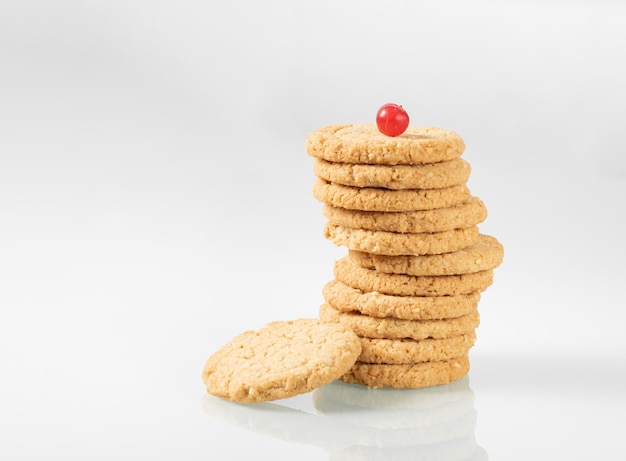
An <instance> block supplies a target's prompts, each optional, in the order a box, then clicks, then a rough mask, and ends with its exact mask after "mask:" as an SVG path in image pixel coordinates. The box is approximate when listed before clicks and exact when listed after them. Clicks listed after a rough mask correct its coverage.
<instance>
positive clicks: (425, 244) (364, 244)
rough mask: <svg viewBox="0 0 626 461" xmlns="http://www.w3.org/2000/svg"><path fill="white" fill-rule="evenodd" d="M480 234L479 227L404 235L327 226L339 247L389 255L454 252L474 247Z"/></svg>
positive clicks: (327, 236) (330, 236) (331, 237)
mask: <svg viewBox="0 0 626 461" xmlns="http://www.w3.org/2000/svg"><path fill="white" fill-rule="evenodd" d="M478 235H479V234H478V227H476V226H472V227H468V228H466V229H453V230H449V231H443V232H421V233H417V234H402V233H399V232H385V231H371V230H367V229H353V228H351V227H344V226H339V225H337V224H333V223H331V222H327V223H326V224H325V225H324V237H325V238H326V239H328V240H330V241H331V242H333V243H334V244H335V245H337V246H345V247H347V248H349V249H350V250H357V251H363V252H365V253H373V254H380V255H389V256H397V255H424V254H441V253H451V252H453V251H458V250H460V249H462V248H465V247H468V246H470V245H473V244H474V243H476V241H477V240H478Z"/></svg>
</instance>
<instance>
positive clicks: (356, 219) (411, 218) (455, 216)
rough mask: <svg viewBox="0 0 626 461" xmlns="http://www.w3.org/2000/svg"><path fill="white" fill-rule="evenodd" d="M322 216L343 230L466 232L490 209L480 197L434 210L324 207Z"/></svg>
mask: <svg viewBox="0 0 626 461" xmlns="http://www.w3.org/2000/svg"><path fill="white" fill-rule="evenodd" d="M322 213H323V214H324V216H325V217H326V218H328V221H329V222H331V223H333V224H337V225H340V226H344V227H350V228H353V229H366V230H374V231H385V232H400V233H412V234H417V233H422V232H443V231H449V230H454V229H466V228H468V227H473V226H476V225H478V224H480V223H481V222H483V221H484V220H485V219H486V218H487V208H486V207H485V204H484V203H483V202H482V200H480V199H479V198H478V197H471V198H470V199H469V200H468V201H467V202H464V203H462V204H460V205H456V206H451V207H445V208H436V209H434V210H419V211H404V212H388V211H361V210H348V209H346V208H340V207H334V206H331V205H324V207H323V208H322Z"/></svg>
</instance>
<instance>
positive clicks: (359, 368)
mask: <svg viewBox="0 0 626 461" xmlns="http://www.w3.org/2000/svg"><path fill="white" fill-rule="evenodd" d="M469 368H470V363H469V358H468V356H467V355H464V356H461V357H457V358H454V359H451V360H445V361H440V362H424V363H416V364H404V365H388V364H381V363H364V362H356V363H355V364H354V365H353V366H352V368H351V369H350V370H349V371H348V372H347V373H346V374H344V375H343V376H342V377H341V378H340V379H341V380H342V381H344V382H346V383H350V384H361V385H364V386H368V387H391V388H398V389H401V388H407V389H418V388H422V387H430V386H438V385H440V384H448V383H451V382H453V381H456V380H457V379H460V378H462V377H463V376H465V375H466V374H467V373H468V372H469Z"/></svg>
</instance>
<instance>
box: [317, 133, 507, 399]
mask: <svg viewBox="0 0 626 461" xmlns="http://www.w3.org/2000/svg"><path fill="white" fill-rule="evenodd" d="M306 148H307V152H308V154H309V155H311V156H312V157H313V158H314V163H313V169H314V173H315V175H316V179H315V184H314V187H313V195H314V197H315V198H316V199H318V200H319V201H321V202H322V203H323V204H324V208H323V213H324V215H325V217H326V218H327V219H328V221H327V223H326V225H325V229H324V233H325V236H326V238H327V239H329V240H330V241H331V242H333V243H334V244H336V245H339V246H345V247H347V248H348V253H347V255H346V256H345V257H343V258H342V259H340V260H339V261H337V262H336V263H335V266H334V275H335V278H334V280H331V281H330V282H329V283H328V284H327V285H326V286H325V287H324V288H323V295H324V300H325V303H324V304H323V305H322V306H321V307H320V319H321V320H323V321H325V322H333V323H341V324H343V325H344V326H348V327H349V328H350V329H352V330H353V331H354V332H355V333H356V334H357V336H359V338H360V341H361V354H360V356H359V357H358V360H357V362H356V363H355V364H354V365H353V366H352V368H351V369H350V370H349V371H348V372H347V373H345V374H344V375H343V376H342V377H341V379H342V380H343V381H345V382H348V383H358V384H363V385H366V386H369V387H394V388H421V387H429V386H434V385H438V384H446V383H450V382H452V381H455V380H457V379H459V378H461V377H463V376H465V375H466V374H467V373H468V371H469V359H468V353H469V350H470V348H471V347H472V346H473V345H474V342H475V341H476V333H475V330H476V327H478V324H479V315H478V302H479V300H480V296H481V292H483V291H484V290H485V289H486V288H487V287H488V286H489V285H491V283H492V281H493V270H494V268H496V267H497V266H498V265H499V264H500V263H501V262H502V258H503V248H502V245H501V244H500V243H499V242H498V241H497V240H496V239H495V238H493V237H491V236H488V235H484V234H481V233H480V232H479V230H478V227H477V226H478V224H480V223H481V222H483V221H484V220H485V219H486V217H487V210H486V208H485V205H484V203H483V202H482V201H481V200H480V199H479V198H477V197H474V196H472V195H471V194H470V191H469V189H468V188H467V185H466V182H467V180H468V178H469V175H470V165H469V164H468V163H467V162H466V161H465V160H463V159H461V155H462V153H463V151H464V149H465V144H464V142H463V140H462V139H461V137H460V136H459V135H457V134H456V133H454V132H452V131H447V130H442V129H439V128H434V127H413V126H410V127H409V128H408V129H407V130H406V132H405V133H404V134H402V135H401V136H398V137H388V136H385V135H383V134H382V133H380V132H379V131H378V129H377V127H376V125H374V124H363V125H332V126H326V127H323V128H321V129H320V130H318V131H315V132H313V133H311V134H310V135H309V136H308V137H307V141H306Z"/></svg>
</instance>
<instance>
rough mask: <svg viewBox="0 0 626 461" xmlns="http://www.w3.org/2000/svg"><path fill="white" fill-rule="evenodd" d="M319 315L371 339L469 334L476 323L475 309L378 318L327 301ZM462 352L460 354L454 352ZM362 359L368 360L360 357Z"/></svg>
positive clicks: (441, 337)
mask: <svg viewBox="0 0 626 461" xmlns="http://www.w3.org/2000/svg"><path fill="white" fill-rule="evenodd" d="M319 316H320V319H321V320H322V321H324V322H330V323H340V324H342V325H343V326H344V327H346V328H347V329H349V330H352V331H354V332H355V333H356V335H357V336H359V337H361V338H372V339H412V340H416V341H417V340H422V339H443V338H451V337H455V336H459V335H464V334H468V333H469V332H471V331H474V330H475V329H476V328H477V327H478V325H479V323H480V316H479V314H478V310H477V309H475V310H474V311H473V312H471V313H469V314H466V315H463V316H461V317H456V318H449V319H436V320H405V319H396V318H389V317H387V318H378V317H370V316H369V315H364V314H359V313H356V312H341V311H340V310H338V309H335V308H334V307H332V306H331V305H329V304H328V303H324V304H322V305H321V306H320V310H319ZM457 355H461V354H457ZM359 360H361V361H362V362H367V360H363V359H359Z"/></svg>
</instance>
